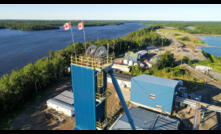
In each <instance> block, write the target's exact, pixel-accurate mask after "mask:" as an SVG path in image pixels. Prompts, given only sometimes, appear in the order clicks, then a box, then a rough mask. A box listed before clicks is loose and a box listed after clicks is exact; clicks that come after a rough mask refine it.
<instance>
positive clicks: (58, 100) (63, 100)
mask: <svg viewBox="0 0 221 134" xmlns="http://www.w3.org/2000/svg"><path fill="white" fill-rule="evenodd" d="M73 101H74V98H73V92H72V91H68V90H65V91H63V92H62V93H61V94H59V95H57V96H55V97H54V98H51V99H49V100H47V107H48V108H52V109H54V110H56V111H58V112H60V113H63V114H64V115H67V116H73V115H74V102H73Z"/></svg>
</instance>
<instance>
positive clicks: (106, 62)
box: [71, 56, 113, 71]
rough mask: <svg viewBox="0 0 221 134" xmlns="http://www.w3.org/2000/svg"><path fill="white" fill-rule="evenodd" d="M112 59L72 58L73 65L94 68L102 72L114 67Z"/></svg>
mask: <svg viewBox="0 0 221 134" xmlns="http://www.w3.org/2000/svg"><path fill="white" fill-rule="evenodd" d="M112 62H113V59H112V57H108V58H94V57H86V56H71V64H76V65H80V66H84V67H89V68H93V69H95V70H98V71H101V70H103V69H105V68H106V67H109V66H111V65H112Z"/></svg>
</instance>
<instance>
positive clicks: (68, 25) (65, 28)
mask: <svg viewBox="0 0 221 134" xmlns="http://www.w3.org/2000/svg"><path fill="white" fill-rule="evenodd" d="M70 28H71V22H70V21H69V22H67V23H65V24H64V30H69V29H70Z"/></svg>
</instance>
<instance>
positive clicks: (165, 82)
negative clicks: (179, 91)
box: [132, 74, 179, 88]
mask: <svg viewBox="0 0 221 134" xmlns="http://www.w3.org/2000/svg"><path fill="white" fill-rule="evenodd" d="M132 79H134V80H137V81H143V82H147V83H152V84H156V85H162V86H165V87H171V88H175V87H176V86H177V84H178V82H179V81H176V80H171V79H166V78H161V77H157V76H152V75H146V74H142V75H139V76H136V77H133V78H132Z"/></svg>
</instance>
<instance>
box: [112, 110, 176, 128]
mask: <svg viewBox="0 0 221 134" xmlns="http://www.w3.org/2000/svg"><path fill="white" fill-rule="evenodd" d="M129 111H130V114H131V116H132V118H133V121H134V124H135V126H136V129H137V130H177V129H178V125H179V120H177V119H173V118H170V117H166V116H163V115H160V114H158V113H155V112H152V111H149V110H146V109H143V108H136V107H131V108H130V109H129ZM110 129H111V130H131V127H130V124H129V122H128V120H127V117H126V115H125V114H123V115H122V116H121V117H120V118H118V120H117V121H116V122H115V123H114V124H113V125H112V126H111V127H110Z"/></svg>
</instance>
